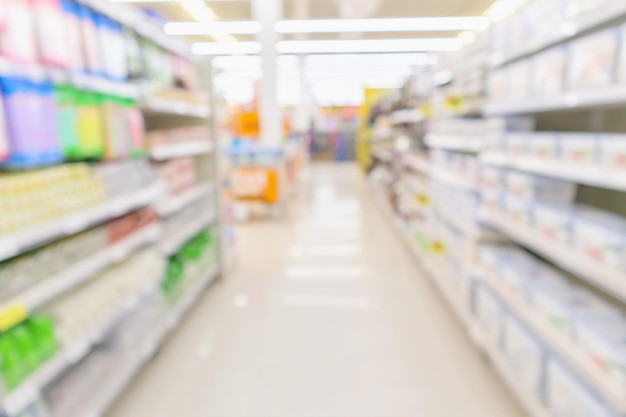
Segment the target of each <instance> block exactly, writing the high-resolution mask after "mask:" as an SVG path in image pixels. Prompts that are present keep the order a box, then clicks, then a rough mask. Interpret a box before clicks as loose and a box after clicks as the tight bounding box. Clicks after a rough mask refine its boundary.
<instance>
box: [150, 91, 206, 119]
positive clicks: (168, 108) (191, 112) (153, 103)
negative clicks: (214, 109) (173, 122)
mask: <svg viewBox="0 0 626 417" xmlns="http://www.w3.org/2000/svg"><path fill="white" fill-rule="evenodd" d="M141 109H142V110H143V112H144V113H145V114H148V115H150V114H152V115H174V116H185V117H193V118H198V119H206V118H207V117H209V116H210V115H211V110H210V108H209V106H206V105H202V104H197V103H191V102H186V101H180V100H172V99H167V98H162V97H155V96H148V97H146V98H145V99H144V100H143V102H142V103H141Z"/></svg>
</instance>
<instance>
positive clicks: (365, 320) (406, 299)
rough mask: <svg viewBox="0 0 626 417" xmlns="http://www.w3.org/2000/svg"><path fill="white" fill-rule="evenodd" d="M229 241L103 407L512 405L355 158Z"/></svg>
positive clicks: (186, 410) (211, 412) (240, 415)
mask: <svg viewBox="0 0 626 417" xmlns="http://www.w3.org/2000/svg"><path fill="white" fill-rule="evenodd" d="M237 250H238V255H237V261H236V265H235V267H234V268H233V270H232V271H231V273H230V275H229V276H228V277H227V278H226V279H224V280H223V281H222V282H221V283H218V284H216V285H214V286H213V287H212V288H211V289H210V290H209V291H208V292H207V294H206V295H205V296H204V297H203V298H202V299H201V301H200V302H199V304H198V305H197V307H196V308H195V309H194V310H193V311H192V312H191V313H190V315H189V316H188V317H187V318H186V319H185V321H184V322H183V323H182V324H181V326H180V328H179V329H178V330H177V331H176V332H175V333H174V334H173V335H172V337H171V338H170V340H169V341H168V343H167V344H166V345H165V346H164V347H163V349H162V351H161V352H160V354H159V356H157V357H156V358H155V360H154V361H153V362H152V363H151V364H150V365H149V366H148V367H147V368H146V369H145V371H144V372H143V373H142V374H141V375H140V376H139V378H138V379H137V380H136V381H135V382H134V384H133V386H132V387H131V388H130V389H129V390H128V392H127V393H126V394H125V396H124V397H123V398H122V399H121V400H120V401H119V403H118V404H117V405H116V407H115V408H114V409H113V410H111V412H110V414H109V417H208V416H211V417H229V416H236V417H257V416H258V417H282V416H284V417H299V416H324V417H366V416H377V417H383V416H384V417H401V416H402V417H521V416H523V413H522V412H521V410H520V409H519V407H518V406H517V404H516V403H515V401H514V400H513V398H512V397H511V395H510V394H509V393H508V391H507V390H506V388H505V387H503V386H502V384H501V382H500V380H499V378H498V376H497V375H496V374H495V373H494V371H493V370H492V369H491V368H490V366H489V365H488V364H487V363H485V361H484V360H483V358H482V357H481V355H480V354H479V353H478V352H477V351H476V349H475V348H474V346H473V345H472V344H471V342H470V341H469V340H468V338H467V336H466V335H465V332H464V330H463V328H462V327H461V326H460V325H459V324H458V322H457V321H456V318H455V317H454V316H453V315H452V313H451V312H450V311H449V310H448V308H447V306H446V305H445V302H444V300H443V299H442V298H441V297H440V295H439V294H438V292H437V290H436V289H435V288H434V287H433V286H432V285H431V284H430V283H429V281H428V279H427V278H426V277H425V276H424V275H423V274H422V272H421V271H420V269H419V267H418V265H417V264H416V262H415V260H414V259H413V258H412V256H411V255H410V253H409V251H408V250H407V249H406V248H405V246H404V244H403V243H402V242H401V241H400V239H399V238H398V236H397V235H396V233H395V231H394V230H393V229H392V228H391V227H390V225H389V224H388V221H387V219H385V218H384V217H383V214H382V213H381V212H380V211H379V210H378V209H377V207H376V206H375V205H374V202H373V198H372V197H371V195H370V192H369V190H368V187H367V185H366V182H365V181H364V179H363V178H362V176H361V175H360V173H359V171H358V170H357V168H356V167H355V166H353V165H331V164H324V165H314V166H313V167H312V168H311V171H310V173H309V175H308V178H307V180H306V181H305V184H304V186H303V187H302V189H301V190H300V192H299V196H298V197H297V198H296V201H295V202H294V203H293V207H291V209H290V214H289V216H288V218H287V219H286V220H284V221H281V222H265V223H256V224H252V225H248V226H245V227H242V228H241V230H240V235H239V243H238V248H237ZM112 366H113V364H112Z"/></svg>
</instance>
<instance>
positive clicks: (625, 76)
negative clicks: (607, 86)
mask: <svg viewBox="0 0 626 417" xmlns="http://www.w3.org/2000/svg"><path fill="white" fill-rule="evenodd" d="M619 37H620V40H621V42H620V50H619V56H618V58H617V59H618V65H617V81H618V82H619V83H620V84H624V83H626V42H625V40H626V24H624V25H622V26H620V28H619Z"/></svg>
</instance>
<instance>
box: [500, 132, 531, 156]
mask: <svg viewBox="0 0 626 417" xmlns="http://www.w3.org/2000/svg"><path fill="white" fill-rule="evenodd" d="M530 137H531V133H524V132H510V133H507V134H506V136H505V138H504V141H505V143H506V150H507V153H508V154H509V155H513V156H524V155H527V154H528V144H529V141H530Z"/></svg>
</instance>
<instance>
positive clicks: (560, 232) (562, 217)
mask: <svg viewBox="0 0 626 417" xmlns="http://www.w3.org/2000/svg"><path fill="white" fill-rule="evenodd" d="M533 220H534V227H535V229H536V230H537V231H538V232H539V233H540V234H541V235H542V236H544V237H546V238H548V239H550V240H554V241H557V242H559V243H561V244H563V245H567V246H569V245H570V244H571V242H572V221H573V209H572V206H571V205H569V204H549V203H535V206H534V208H533Z"/></svg>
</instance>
